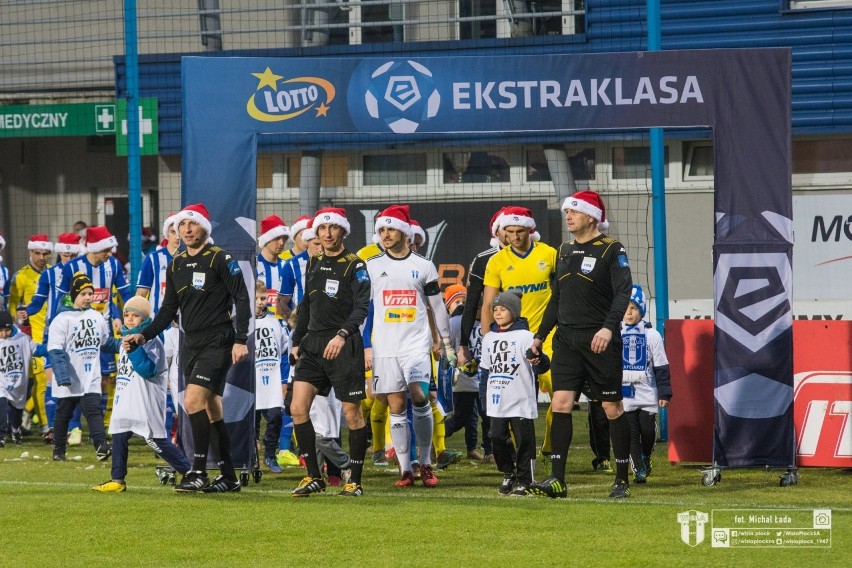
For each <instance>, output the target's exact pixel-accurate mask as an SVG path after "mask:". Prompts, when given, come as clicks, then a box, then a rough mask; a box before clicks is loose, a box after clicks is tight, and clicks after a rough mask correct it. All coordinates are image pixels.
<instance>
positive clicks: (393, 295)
mask: <svg viewBox="0 0 852 568" xmlns="http://www.w3.org/2000/svg"><path fill="white" fill-rule="evenodd" d="M382 302H384V305H386V306H416V305H417V291H416V290H384V291H383V292H382Z"/></svg>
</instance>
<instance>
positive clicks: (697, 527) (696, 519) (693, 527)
mask: <svg viewBox="0 0 852 568" xmlns="http://www.w3.org/2000/svg"><path fill="white" fill-rule="evenodd" d="M709 520H710V517H709V515H707V513H702V512H701V511H692V510H690V511H684V512H682V513H678V514H677V522H678V523H679V524H680V540H681V541H683V543H684V544H687V545H689V546H698V545H699V544H701V543H702V542H704V526H705V525H706V524H707V522H708V521H709Z"/></svg>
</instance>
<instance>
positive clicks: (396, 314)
mask: <svg viewBox="0 0 852 568" xmlns="http://www.w3.org/2000/svg"><path fill="white" fill-rule="evenodd" d="M367 270H368V271H369V273H370V282H371V296H372V303H373V315H372V338H371V342H372V345H373V392H376V393H395V392H402V391H404V390H407V388H408V384H410V383H412V382H430V381H431V380H432V357H431V348H432V332H431V330H430V328H429V314H428V313H427V309H428V307H427V302H428V303H430V304H433V308H432V309H433V311H434V313H435V321H436V325H437V326H438V329H439V331H440V332H441V334H442V335H443V336H444V337H449V318H448V316H447V310H446V308H444V306H443V300H442V299H441V297H440V289H439V288H438V271H437V270H436V269H435V265H434V264H432V262H431V261H430V260H428V259H426V258H424V257H422V256H420V255H418V254H416V253H409V254H408V255H407V256H405V257H404V258H395V257H393V256H391V255H389V254H387V253H384V254H380V255H378V256H374V257H373V258H371V259H370V260H368V261H367ZM435 305H438V306H439V307H440V309H436V308H435Z"/></svg>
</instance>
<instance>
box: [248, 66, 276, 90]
mask: <svg viewBox="0 0 852 568" xmlns="http://www.w3.org/2000/svg"><path fill="white" fill-rule="evenodd" d="M252 75H254V76H255V77H257V78H258V79H260V83H258V84H257V89H256V90H257V91H259V90H261V89H262V88H263V87H272V90H273V91H277V90H278V79H283V78H284V77H283V76H282V75H276V74H275V73H273V72H272V69H270V68H269V67H267V68H266V71H264V72H263V73H252Z"/></svg>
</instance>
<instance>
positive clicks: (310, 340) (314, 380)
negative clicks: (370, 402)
mask: <svg viewBox="0 0 852 568" xmlns="http://www.w3.org/2000/svg"><path fill="white" fill-rule="evenodd" d="M335 335H337V331H336V330H335V331H331V332H326V333H309V334H307V335H306V336H305V337H304V338H303V339H302V343H301V344H300V345H299V360H298V361H297V362H296V373H295V375H294V376H293V381H294V382H295V381H302V382H306V383H310V384H312V385H313V386H314V387H315V388H316V389H317V391H318V392H319V395H320V396H328V394H329V393H330V392H331V389H332V387H334V396H336V397H337V399H338V400H339V401H341V402H361V401H362V400H363V399H365V398H366V397H367V395H366V392H365V384H364V342H363V340H362V339H361V334H360V333H355V334H353V335H350V336H349V337H347V338H346V343H345V344H344V345H343V348H342V349H341V350H340V353H339V354H338V355H337V357H336V358H334V359H326V358H324V357H323V351H325V346H326V345H328V342H329V341H331V339H332V338H333V337H335Z"/></svg>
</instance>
